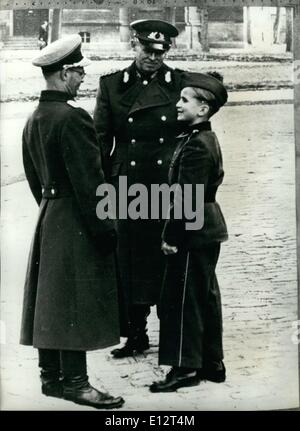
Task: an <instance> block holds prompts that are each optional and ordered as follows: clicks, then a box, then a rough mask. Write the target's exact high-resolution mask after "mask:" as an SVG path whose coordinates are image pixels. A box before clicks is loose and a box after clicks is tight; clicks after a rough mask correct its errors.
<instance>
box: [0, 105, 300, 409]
mask: <svg viewBox="0 0 300 431" xmlns="http://www.w3.org/2000/svg"><path fill="white" fill-rule="evenodd" d="M23 123H24V118H22V121H21V119H20V118H19V120H18V121H16V122H15V123H12V124H11V127H16V128H18V129H19V130H20V129H21V126H22V125H23ZM14 124H15V125H14ZM213 125H214V128H215V130H216V132H217V135H218V136H219V140H220V142H221V145H222V148H223V157H224V166H225V182H224V184H223V185H222V186H221V187H220V192H219V202H220V203H221V205H222V208H223V210H224V214H225V217H226V220H227V223H228V228H229V233H230V240H229V241H228V242H226V243H224V245H223V247H222V251H221V258H220V261H219V265H218V268H217V270H218V271H217V272H218V278H219V283H220V286H221V291H222V299H223V319H224V350H225V364H226V367H227V380H226V382H225V383H223V384H214V383H211V382H205V383H201V384H200V385H199V386H197V387H193V388H182V389H179V390H178V392H177V393H170V394H151V393H150V392H149V390H148V385H149V384H151V382H152V381H153V380H155V379H157V378H160V377H161V376H163V375H164V373H165V372H166V371H167V367H159V366H158V365H157V350H158V321H157V318H156V314H155V310H154V309H153V311H152V313H151V316H150V321H149V335H150V343H151V348H150V350H149V351H147V353H146V354H145V356H138V357H137V358H136V359H133V358H126V359H122V360H113V359H112V358H111V356H110V354H109V350H110V349H105V350H102V351H97V352H93V353H89V354H88V364H89V374H90V377H91V381H92V383H94V384H95V385H97V386H98V387H105V388H107V389H109V390H110V391H111V392H112V393H113V394H115V395H118V394H122V395H123V397H124V398H125V400H126V403H125V405H124V407H123V409H122V410H128V411H133V410H137V411H139V410H154V411H160V410H169V411H175V410H192V411H196V410H264V409H281V408H294V407H297V406H298V382H299V379H298V358H297V350H298V346H297V345H296V344H295V343H293V342H292V335H293V333H294V332H295V329H293V327H292V323H293V322H295V321H296V320H297V283H296V277H297V275H296V227H295V187H294V186H295V179H294V176H295V170H294V152H295V150H294V141H293V127H294V126H293V107H292V105H291V104H276V105H254V106H229V107H227V108H225V109H223V111H221V112H220V113H219V114H218V115H217V116H216V118H215V120H214V121H213ZM4 145H9V142H6V143H4ZM15 151H16V153H15V154H16V157H19V155H18V154H17V152H18V151H19V149H18V148H17V146H16V148H15ZM1 199H2V222H1V223H2V224H1V226H2V291H1V319H2V322H4V324H5V326H4V324H3V323H2V326H1V334H2V341H4V340H3V338H4V336H5V333H4V332H5V329H6V342H5V344H3V345H2V346H1V408H2V409H6V410H17V409H21V410H91V409H90V408H88V407H80V406H77V405H75V404H72V403H69V402H67V401H63V400H57V399H55V398H47V397H43V396H42V395H41V394H40V383H39V379H38V367H37V354H36V351H35V350H33V349H32V348H30V347H24V346H20V345H19V344H18V337H19V326H20V316H21V303H22V294H23V281H24V275H25V268H26V260H27V254H28V249H29V243H30V239H31V235H32V232H33V229H34V223H35V219H36V217H37V208H36V206H35V203H34V202H33V199H32V198H31V195H30V192H29V188H28V186H27V184H26V182H24V181H23V182H19V183H14V184H11V185H7V186H3V187H2V193H1Z"/></svg>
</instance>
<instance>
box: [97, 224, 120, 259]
mask: <svg viewBox="0 0 300 431" xmlns="http://www.w3.org/2000/svg"><path fill="white" fill-rule="evenodd" d="M99 242H100V243H99V249H100V253H101V254H102V255H103V256H107V255H108V254H110V253H112V252H113V251H115V249H116V247H117V245H118V235H117V232H116V230H115V229H111V230H109V231H107V232H105V233H103V234H102V235H101V236H100V238H99Z"/></svg>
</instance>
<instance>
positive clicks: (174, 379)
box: [150, 368, 201, 392]
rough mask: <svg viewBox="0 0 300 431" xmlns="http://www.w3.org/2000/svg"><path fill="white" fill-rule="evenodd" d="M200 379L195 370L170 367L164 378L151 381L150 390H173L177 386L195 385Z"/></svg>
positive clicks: (177, 387)
mask: <svg viewBox="0 0 300 431" xmlns="http://www.w3.org/2000/svg"><path fill="white" fill-rule="evenodd" d="M200 380H201V378H200V377H199V375H198V373H197V370H189V371H184V370H183V369H181V368H172V369H171V371H170V372H169V373H168V374H167V376H166V378H165V380H162V381H160V382H154V383H152V385H151V386H150V391H151V392H175V391H176V390H177V389H179V388H184V387H188V386H197V385H198V384H199V383H200Z"/></svg>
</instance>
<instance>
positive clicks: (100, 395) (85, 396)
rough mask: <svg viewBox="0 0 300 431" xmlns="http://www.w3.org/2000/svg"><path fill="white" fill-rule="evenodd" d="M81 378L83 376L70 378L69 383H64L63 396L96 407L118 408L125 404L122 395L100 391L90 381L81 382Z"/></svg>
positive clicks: (77, 402)
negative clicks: (117, 395) (114, 395)
mask: <svg viewBox="0 0 300 431" xmlns="http://www.w3.org/2000/svg"><path fill="white" fill-rule="evenodd" d="M80 379H81V376H78V377H75V378H72V379H68V381H67V383H64V390H63V397H64V399H65V400H68V401H73V402H74V403H76V404H81V405H85V406H90V407H95V408H96V409H117V408H120V407H122V405H123V404H124V399H123V398H122V397H113V396H112V395H110V394H108V393H106V392H100V391H98V390H97V389H95V388H93V386H91V385H90V384H89V382H88V381H85V382H84V383H81V384H79V381H80Z"/></svg>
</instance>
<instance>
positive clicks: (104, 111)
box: [94, 78, 113, 178]
mask: <svg viewBox="0 0 300 431" xmlns="http://www.w3.org/2000/svg"><path fill="white" fill-rule="evenodd" d="M94 124H95V129H96V135H97V141H98V144H99V146H100V151H101V155H102V160H103V170H104V172H105V176H106V177H107V178H108V177H109V176H110V169H111V166H110V152H111V150H112V148H113V116H112V111H111V104H110V100H109V94H108V88H107V86H106V83H105V80H104V79H103V78H100V80H99V88H98V92H97V97H96V107H95V111H94Z"/></svg>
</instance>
